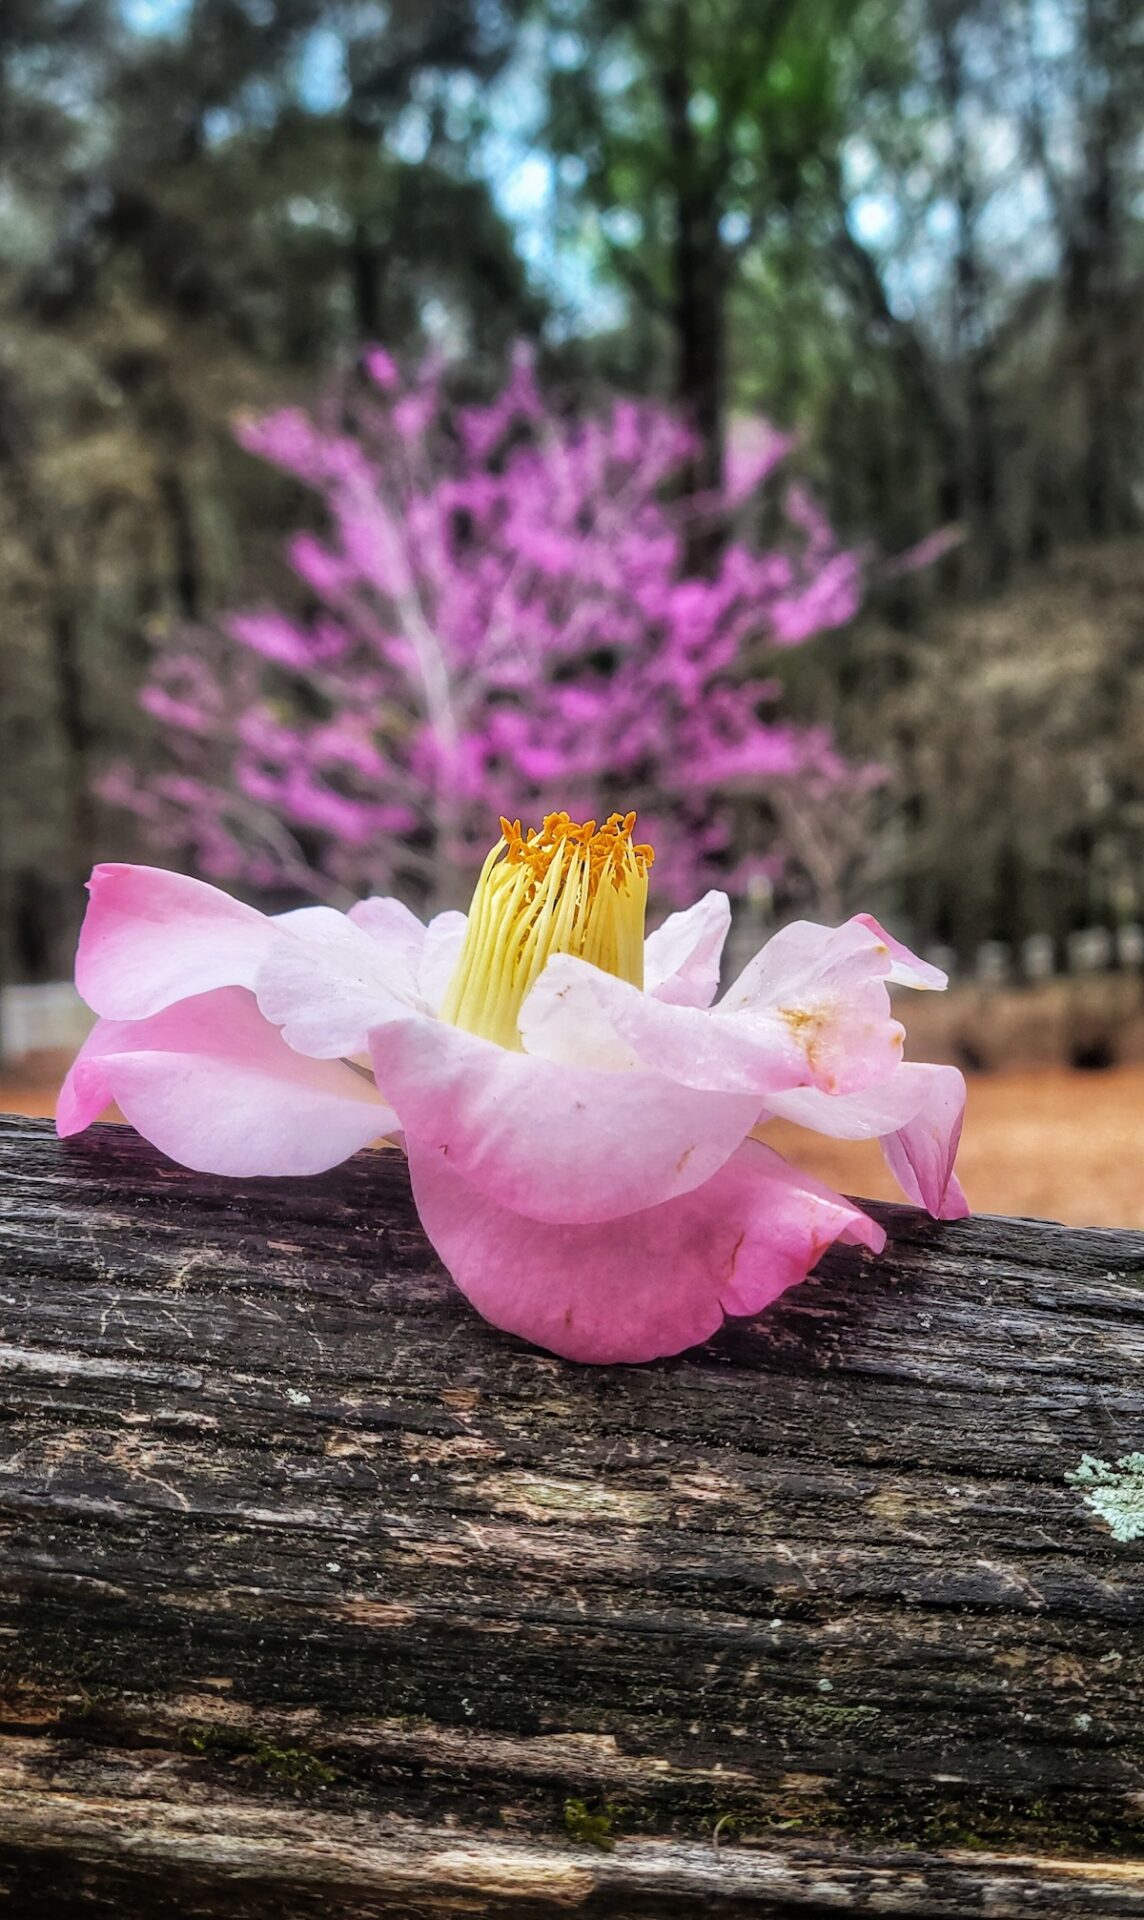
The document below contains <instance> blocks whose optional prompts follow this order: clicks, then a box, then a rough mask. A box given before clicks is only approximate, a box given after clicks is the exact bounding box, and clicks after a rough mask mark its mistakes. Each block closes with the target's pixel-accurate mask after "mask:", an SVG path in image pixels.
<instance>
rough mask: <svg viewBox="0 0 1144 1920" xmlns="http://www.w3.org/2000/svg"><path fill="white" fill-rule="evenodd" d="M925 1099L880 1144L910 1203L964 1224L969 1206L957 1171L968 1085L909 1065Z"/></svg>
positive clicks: (905, 1070) (940, 1071) (949, 1074)
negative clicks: (901, 1125) (955, 1168)
mask: <svg viewBox="0 0 1144 1920" xmlns="http://www.w3.org/2000/svg"><path fill="white" fill-rule="evenodd" d="M900 1071H901V1073H902V1074H903V1075H908V1076H909V1077H910V1079H911V1081H912V1082H913V1083H914V1085H915V1086H918V1087H920V1088H921V1090H922V1098H921V1101H920V1104H919V1106H918V1108H917V1111H916V1112H915V1114H914V1116H913V1118H912V1119H911V1120H910V1121H908V1122H907V1124H906V1125H905V1126H903V1127H899V1128H898V1129H897V1131H896V1132H894V1133H891V1134H887V1135H886V1137H885V1138H884V1139H883V1141H882V1152H883V1154H884V1155H885V1159H886V1164H887V1166H888V1167H889V1169H890V1172H891V1173H892V1174H893V1176H894V1178H895V1180H896V1181H897V1182H898V1185H899V1186H900V1187H901V1189H902V1192H903V1193H904V1194H905V1195H906V1198H907V1199H909V1200H912V1201H913V1203H914V1205H915V1206H916V1207H925V1208H927V1209H928V1211H929V1212H930V1213H932V1214H933V1216H934V1218H935V1219H937V1220H963V1219H964V1218H965V1216H966V1214H967V1213H968V1212H969V1202H968V1201H967V1200H966V1198H965V1195H964V1193H963V1192H962V1190H961V1185H960V1182H959V1181H958V1178H957V1175H956V1174H955V1173H954V1171H953V1163H954V1160H955V1159H956V1157H957V1147H958V1142H959V1141H960V1139H961V1123H962V1121H963V1120H964V1118H965V1098H966V1094H965V1079H964V1076H963V1075H962V1074H961V1073H959V1072H958V1069H957V1068H956V1067H930V1066H924V1065H922V1064H921V1063H917V1064H914V1063H912V1062H907V1064H906V1065H904V1066H903V1067H902V1068H901V1070H900Z"/></svg>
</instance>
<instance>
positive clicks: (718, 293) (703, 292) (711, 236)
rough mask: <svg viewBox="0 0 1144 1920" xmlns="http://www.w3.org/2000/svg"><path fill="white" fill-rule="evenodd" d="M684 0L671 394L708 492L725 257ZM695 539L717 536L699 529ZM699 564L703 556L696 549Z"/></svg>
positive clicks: (720, 375) (677, 37) (697, 476)
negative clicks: (694, 96)
mask: <svg viewBox="0 0 1144 1920" xmlns="http://www.w3.org/2000/svg"><path fill="white" fill-rule="evenodd" d="M689 13H690V0H674V3H673V6H672V12H671V21H672V34H671V41H672V57H671V59H670V61H669V62H668V63H667V64H666V65H665V67H664V70H663V72H662V73H661V75H660V92H661V97H662V101H663V112H664V121H665V125H666V128H667V137H668V140H669V141H670V143H671V149H672V153H673V156H674V170H675V181H676V192H675V233H674V241H673V248H672V314H673V320H674V328H675V352H676V366H675V393H676V399H677V400H678V402H679V405H680V409H681V411H682V413H683V416H684V418H685V419H686V420H687V422H688V424H689V425H690V426H691V427H692V429H693V430H694V432H695V435H696V438H697V439H698V442H699V446H698V450H697V452H696V454H695V457H694V459H693V460H692V461H691V463H690V467H689V473H688V492H689V493H691V494H700V495H702V494H715V493H717V492H718V490H719V488H720V486H721V484H722V479H723V452H724V448H723V442H724V434H725V427H726V332H727V280H728V273H727V260H726V254H725V249H724V246H723V242H722V240H721V238H720V234H719V215H720V211H721V205H720V195H719V193H718V191H716V190H713V187H712V183H711V182H709V181H708V180H707V179H706V178H705V174H704V167H703V162H702V157H701V155H700V152H699V143H698V141H697V139H696V136H695V129H694V127H693V126H692V123H691V113H690V107H691V74H690V65H691V54H690V22H689ZM700 545H701V546H702V547H706V548H709V549H712V550H714V548H716V547H717V545H718V541H717V540H716V539H715V538H714V536H713V535H712V534H711V533H710V532H707V531H705V532H704V534H703V535H702V537H701V540H700ZM695 557H696V559H697V561H698V562H699V563H702V562H703V560H704V559H705V558H710V557H711V555H710V554H709V553H708V554H705V553H704V552H702V551H701V552H699V553H698V554H697V555H696V556H695Z"/></svg>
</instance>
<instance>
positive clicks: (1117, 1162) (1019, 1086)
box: [0, 1061, 1144, 1228]
mask: <svg viewBox="0 0 1144 1920" xmlns="http://www.w3.org/2000/svg"><path fill="white" fill-rule="evenodd" d="M59 1071H60V1066H59V1063H56V1062H47V1061H42V1062H41V1063H39V1065H38V1067H37V1068H36V1069H35V1070H34V1071H30V1072H29V1073H27V1074H24V1075H22V1076H17V1075H10V1076H8V1077H7V1078H2V1077H0V1111H4V1112H9V1113H38V1114H47V1113H51V1111H52V1107H53V1103H54V1099H55V1088H56V1084H57V1079H58V1073H59ZM768 1138H769V1139H771V1140H772V1141H773V1143H774V1145H775V1146H776V1147H778V1148H779V1150H780V1151H781V1152H783V1153H785V1154H787V1155H788V1157H789V1158H790V1159H792V1160H794V1161H796V1162H797V1163H798V1164H799V1165H800V1166H803V1167H805V1168H806V1169H807V1171H808V1172H812V1173H815V1174H817V1175H818V1177H819V1178H820V1179H822V1180H828V1181H829V1182H830V1183H831V1185H832V1186H835V1187H839V1188H841V1189H842V1190H843V1191H844V1192H847V1193H858V1194H867V1195H869V1196H870V1197H872V1198H881V1199H887V1200H890V1199H894V1198H898V1197H900V1196H898V1195H897V1194H896V1193H895V1189H894V1186H893V1183H892V1181H891V1180H890V1178H889V1176H888V1175H887V1173H886V1171H885V1169H884V1167H883V1165H882V1158H881V1155H880V1153H879V1152H878V1149H877V1147H875V1146H872V1145H867V1144H865V1143H859V1144H856V1145H851V1144H848V1143H844V1142H841V1141H834V1140H824V1139H821V1138H819V1137H818V1136H817V1135H815V1134H808V1133H802V1132H801V1131H800V1130H799V1129H798V1128H796V1127H788V1126H779V1125H775V1126H773V1127H772V1128H771V1129H770V1130H769V1132H768ZM958 1167H959V1171H960V1173H961V1179H962V1184H963V1186H964V1187H965V1190H966V1192H967V1194H968V1195H969V1200H970V1205H971V1206H972V1207H973V1208H974V1210H975V1212H980V1213H1012V1214H1027V1215H1035V1216H1037V1217H1039V1218H1041V1219H1047V1220H1063V1221H1066V1222H1068V1223H1069V1224H1070V1225H1072V1226H1105V1227H1142V1228H1144V1066H1123V1067H1110V1068H1107V1069H1106V1070H1104V1071H1103V1072H1097V1073H1078V1072H1073V1071H1067V1070H1061V1069H1059V1068H1037V1069H1030V1070H1028V1071H1025V1072H1020V1073H1018V1072H1007V1073H1006V1072H1002V1073H994V1074H978V1075H976V1076H975V1077H974V1078H972V1079H971V1080H970V1083H969V1110H968V1115H967V1118H966V1123H965V1133H964V1135H963V1138H962V1146H961V1154H960V1156H959V1159H958Z"/></svg>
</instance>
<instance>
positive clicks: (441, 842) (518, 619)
mask: <svg viewBox="0 0 1144 1920" xmlns="http://www.w3.org/2000/svg"><path fill="white" fill-rule="evenodd" d="M366 366H367V370H368V373H369V376H370V389H369V392H368V394H367V395H366V396H365V397H363V398H362V399H361V400H360V401H359V402H358V404H357V406H356V411H355V417H354V422H353V429H352V431H347V430H346V429H345V426H344V417H343V422H342V424H340V425H339V426H338V427H336V428H335V427H331V426H327V425H323V424H321V423H320V422H319V421H318V420H316V419H315V418H314V417H311V416H310V415H308V414H306V413H304V412H301V411H297V410H293V409H291V410H287V411H282V412H278V413H275V414H271V415H270V416H268V417H266V418H263V419H259V420H256V421H253V422H250V423H248V424H246V425H244V426H243V427H242V428H241V429H240V438H241V441H242V443H243V445H244V446H245V447H246V448H247V449H248V450H249V451H250V452H251V453H254V454H256V455H258V456H259V457H260V458H262V459H264V460H267V461H269V462H271V463H273V464H274V465H275V466H277V467H279V468H281V469H283V470H284V471H285V472H286V473H288V474H290V475H293V476H295V477H296V478H297V479H299V480H301V481H303V482H304V483H305V484H306V485H307V487H309V488H311V489H312V490H313V492H314V493H315V494H316V495H317V496H318V498H319V500H320V502H321V508H322V512H321V521H320V525H321V531H320V532H317V533H315V532H303V533H299V534H298V535H296V536H295V537H294V539H293V540H292V541H291V542H290V545H289V548H288V560H289V564H290V567H291V569H292V572H293V575H294V576H295V582H296V587H297V589H299V590H298V591H295V594H294V610H292V611H289V612H287V611H282V610H278V609H271V608H265V609H262V610H258V611H251V612H245V613H241V614H236V615H234V616H232V617H231V618H230V619H229V620H227V622H226V623H225V626H224V628H223V629H222V631H221V632H220V633H215V634H195V635H192V636H190V637H189V638H188V637H187V636H185V635H184V636H183V637H182V639H181V640H180V641H179V642H178V643H177V644H175V645H172V646H168V647H167V648H166V649H164V651H163V652H162V654H161V655H160V656H159V658H158V659H157V662H156V664H155V667H154V670H153V673H152V675H151V678H150V681H149V683H148V685H147V686H146V688H145V690H144V693H143V696H142V697H143V703H144V705H145V707H146V708H147V710H148V712H149V713H150V714H151V715H152V716H153V717H154V719H155V720H156V721H157V722H158V723H159V726H160V727H161V729H162V730H163V736H164V754H165V764H164V765H163V766H161V768H160V769H159V770H158V771H155V772H153V773H150V774H147V775H146V776H139V775H137V774H134V773H131V772H129V771H128V770H125V769H120V770H117V771H116V772H115V773H113V774H112V775H110V776H109V777H108V779H107V780H106V781H105V783H104V792H105V795H106V796H107V797H109V798H113V799H115V800H116V801H118V802H120V803H122V804H125V805H127V806H128V807H130V808H131V810H132V811H133V812H134V813H136V814H137V815H138V816H139V817H140V818H141V820H142V821H143V823H144V825H145V829H146V831H147V833H148V837H149V838H150V839H151V841H152V843H153V844H155V845H156V846H157V847H159V848H161V849H163V850H165V851H168V852H170V853H178V854H185V853H187V852H189V853H190V856H191V858H192V860H193V862H194V864H195V866H196V867H197V869H198V870H199V871H200V872H201V873H203V874H204V875H207V876H209V877H210V878H211V879H214V880H220V881H224V882H230V883H240V884H243V883H245V884H247V885H249V886H251V887H255V888H258V889H273V890H276V891H287V892H290V893H293V892H295V891H297V892H301V893H304V894H305V895H306V896H308V897H316V898H321V899H326V900H328V901H330V902H331V903H333V904H338V905H344V904H346V902H347V900H348V899H349V898H350V897H354V898H356V897H358V896H360V895H361V894H363V893H366V892H380V893H391V892H396V893H398V894H401V895H403V896H405V897H406V898H408V899H410V900H412V901H414V902H415V903H417V904H419V905H421V906H423V907H429V908H437V907H440V906H442V905H445V904H459V903H463V901H464V899H465V898H466V896H467V893H468V890H469V886H470V884H471V880H472V876H473V872H474V870H475V868H476V867H477V865H478V864H479V862H480V859H481V858H482V856H483V854H484V853H485V852H486V851H487V848H488V846H489V844H490V840H491V838H492V835H493V833H494V832H495V824H496V818H497V816H498V815H499V814H506V815H508V816H509V817H510V818H513V817H516V816H520V817H522V818H525V819H534V818H536V817H538V816H539V815H541V814H542V813H544V812H546V811H549V810H554V809H557V808H567V809H568V811H569V812H571V813H572V814H573V815H574V816H578V817H593V816H594V817H596V818H600V817H602V816H604V815H605V814H607V813H608V812H609V811H611V810H612V809H613V808H615V809H617V810H619V811H621V812H623V811H626V810H627V809H628V808H630V807H635V808H637V809H638V810H639V814H640V833H641V836H642V837H645V838H647V839H650V840H651V841H653V842H654V844H655V847H656V851H657V860H656V865H655V868H654V874H653V879H654V883H655V887H656V891H657V892H658V895H659V897H660V900H661V903H663V904H664V905H668V904H671V905H674V904H678V903H681V902H685V901H687V900H689V899H692V898H694V897H695V895H696V894H697V892H699V891H701V890H702V889H703V888H704V887H706V886H709V885H720V886H724V887H726V888H727V890H728V891H729V892H730V893H731V894H732V895H739V896H741V895H743V894H744V893H745V892H747V891H749V890H750V889H751V888H752V885H755V886H757V885H759V884H760V883H761V884H763V885H764V886H765V885H767V884H768V883H769V882H773V881H775V880H777V879H778V878H779V877H780V876H781V875H782V874H783V872H784V868H786V867H787V866H788V865H789V864H790V863H791V862H792V861H794V863H795V864H796V865H798V864H799V856H798V854H797V852H792V849H791V847H790V845H789V844H788V843H789V841H790V838H791V836H790V835H789V834H784V833H783V832H782V828H781V822H782V821H783V820H784V819H785V820H787V821H790V820H798V821H800V822H806V821H809V820H810V819H811V818H812V817H813V818H814V819H817V820H819V821H821V822H822V823H823V824H822V831H821V833H820V834H819V836H818V838H819V841H821V840H822V838H823V835H825V838H826V839H827V840H829V839H830V836H831V833H832V832H834V831H835V827H832V826H831V822H832V821H834V822H835V823H837V822H840V821H842V820H852V819H853V817H854V814H855V805H854V802H855V796H856V794H858V793H860V792H861V791H862V790H863V789H864V788H865V787H867V786H868V785H869V784H870V783H871V780H872V778H873V777H874V776H873V774H872V772H871V770H870V769H863V768H855V767H852V766H849V765H847V764H846V763H845V762H844V761H843V759H842V758H841V757H840V755H839V753H838V752H837V750H836V748H835V745H834V743H833V740H832V738H831V736H830V734H829V732H828V731H827V730H826V729H824V728H821V727H813V728H808V727H804V726H798V725H795V724H792V723H791V722H789V721H784V720H782V719H781V718H779V717H777V716H776V713H775V705H776V701H777V699H778V696H779V691H780V690H779V687H778V685H777V683H776V682H775V681H774V679H773V678H771V677H769V676H768V675H767V673H766V671H765V666H766V659H767V655H768V654H773V652H774V651H775V650H776V649H781V648H785V647H791V646H797V645H800V644H801V643H802V642H804V641H806V640H808V639H810V638H811V637H812V636H813V635H814V634H816V633H820V632H822V631H823V630H824V629H826V628H830V627H836V626H838V625H840V624H842V623H843V622H845V621H847V620H849V619H850V618H851V617H852V615H853V614H854V612H855V610H856V608H857V606H858V603H859V599H860V595H861V586H862V581H861V567H860V563H859V560H858V557H857V556H856V555H855V554H854V553H851V552H846V551H844V550H842V549H841V548H840V547H839V545H838V543H837V542H836V540H835V538H834V536H833V534H832V532H831V530H830V528H829V527H828V526H827V524H826V522H825V521H824V520H823V518H822V516H821V514H820V513H819V512H818V511H817V509H816V508H815V507H814V505H813V503H812V502H811V500H810V499H809V498H808V496H807V495H806V494H805V493H804V492H803V491H802V490H801V489H799V488H798V487H795V486H791V487H788V488H787V490H786V493H785V500H784V520H785V534H784V538H783V543H782V545H781V547H775V548H772V549H771V550H768V551H761V550H759V548H758V547H757V546H756V545H755V544H752V543H751V542H750V541H749V540H748V539H746V538H745V537H742V534H741V531H740V529H741V528H742V527H743V526H744V525H745V524H746V523H747V522H748V521H749V520H750V519H751V518H752V509H753V506H754V503H755V500H756V496H757V493H758V489H759V488H760V487H761V486H762V484H763V482H764V481H765V480H767V479H768V477H769V476H770V475H771V473H772V470H773V469H774V468H775V467H776V466H777V465H778V464H779V462H780V461H781V460H782V458H783V456H784V454H785V453H786V452H787V449H788V443H787V442H786V441H785V440H784V439H783V438H782V437H781V436H780V435H778V434H777V433H775V432H773V431H771V430H770V429H767V428H765V427H763V426H762V425H760V426H759V427H758V428H756V429H755V430H753V432H752V433H751V434H750V435H748V436H746V437H745V438H744V440H743V441H742V443H741V444H739V445H738V446H737V447H735V448H733V450H732V458H731V460H730V462H729V466H728V478H727V481H726V483H725V487H724V490H723V492H722V493H721V495H720V496H719V497H718V498H709V499H695V498H691V499H684V498H683V497H682V496H681V492H680V488H679V485H678V479H679V475H680V474H681V472H682V470H683V469H684V468H685V467H686V465H687V463H688V460H689V457H690V456H691V454H692V452H693V446H692V442H691V439H690V436H689V434H688V433H687V432H686V430H685V429H684V428H683V427H682V426H681V425H680V423H679V422H678V420H677V419H675V418H674V416H673V415H672V414H671V413H670V412H669V411H667V410H666V409H664V408H663V407H661V406H658V405H655V404H652V403H649V402H642V401H641V402H637V401H633V400H617V401H616V402H615V403H614V404H613V405H612V406H611V407H610V408H609V409H608V410H607V411H605V412H603V413H600V414H598V415H596V416H593V417H590V418H565V417H564V416H563V415H562V414H560V413H559V412H557V411H555V410H554V409H553V408H552V407H551V406H550V405H547V404H546V403H545V401H544V400H543V399H542V397H541V395H540V392H539V391H538V388H537V386H536V383H535V381H534V378H533V375H532V371H531V367H530V365H529V363H528V361H527V360H525V359H524V358H523V357H521V358H519V359H518V360H517V362H516V363H515V365H514V368H513V372H512V377H511V379H510V381H509V383H508V385H507V386H506V388H505V390H504V392H503V393H502V394H501V395H500V396H499V398H498V399H497V400H496V401H495V402H494V403H493V404H491V405H488V406H481V407H469V408H457V407H454V406H452V405H451V404H450V403H449V401H448V398H447V396H446V393H445V390H444V386H443V381H442V375H441V371H440V369H439V368H435V367H433V366H426V367H422V368H421V369H420V370H419V371H418V372H417V374H416V375H414V376H413V377H412V378H411V379H408V380H406V379H403V378H402V376H401V375H400V373H399V371H398V369H397V367H396V366H395V365H394V363H393V361H392V360H391V359H390V358H389V356H388V355H387V354H385V353H384V352H382V351H381V350H380V349H375V350H374V351H372V352H371V353H369V354H368V355H367V356H366ZM712 522H714V523H716V524H717V525H718V526H719V528H720V530H721V532H722V535H723V537H722V538H721V539H720V541H719V542H718V543H717V549H716V550H717V555H718V557H717V560H716V562H715V564H714V566H713V567H711V566H709V567H708V569H707V571H706V572H703V573H700V572H697V571H695V570H694V569H693V568H692V567H691V566H690V565H689V561H688V554H689V552H690V551H692V550H694V545H695V543H694V541H693V540H692V539H691V537H690V536H691V534H692V532H693V531H694V529H695V528H696V527H697V526H698V527H699V528H700V530H701V531H702V530H704V529H706V528H707V527H709V526H710V524H711V523H712ZM711 544H712V543H711V542H710V541H705V542H704V545H705V547H706V549H707V550H710V547H711ZM812 864H813V863H807V862H805V861H803V862H801V865H802V868H803V873H804V878H807V876H809V881H808V885H807V890H808V891H810V892H814V891H817V892H818V893H819V895H821V891H822V889H821V883H820V881H816V880H815V879H814V876H813V875H810V865H812ZM819 864H820V865H821V848H820V861H819ZM828 865H829V861H827V866H828Z"/></svg>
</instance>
